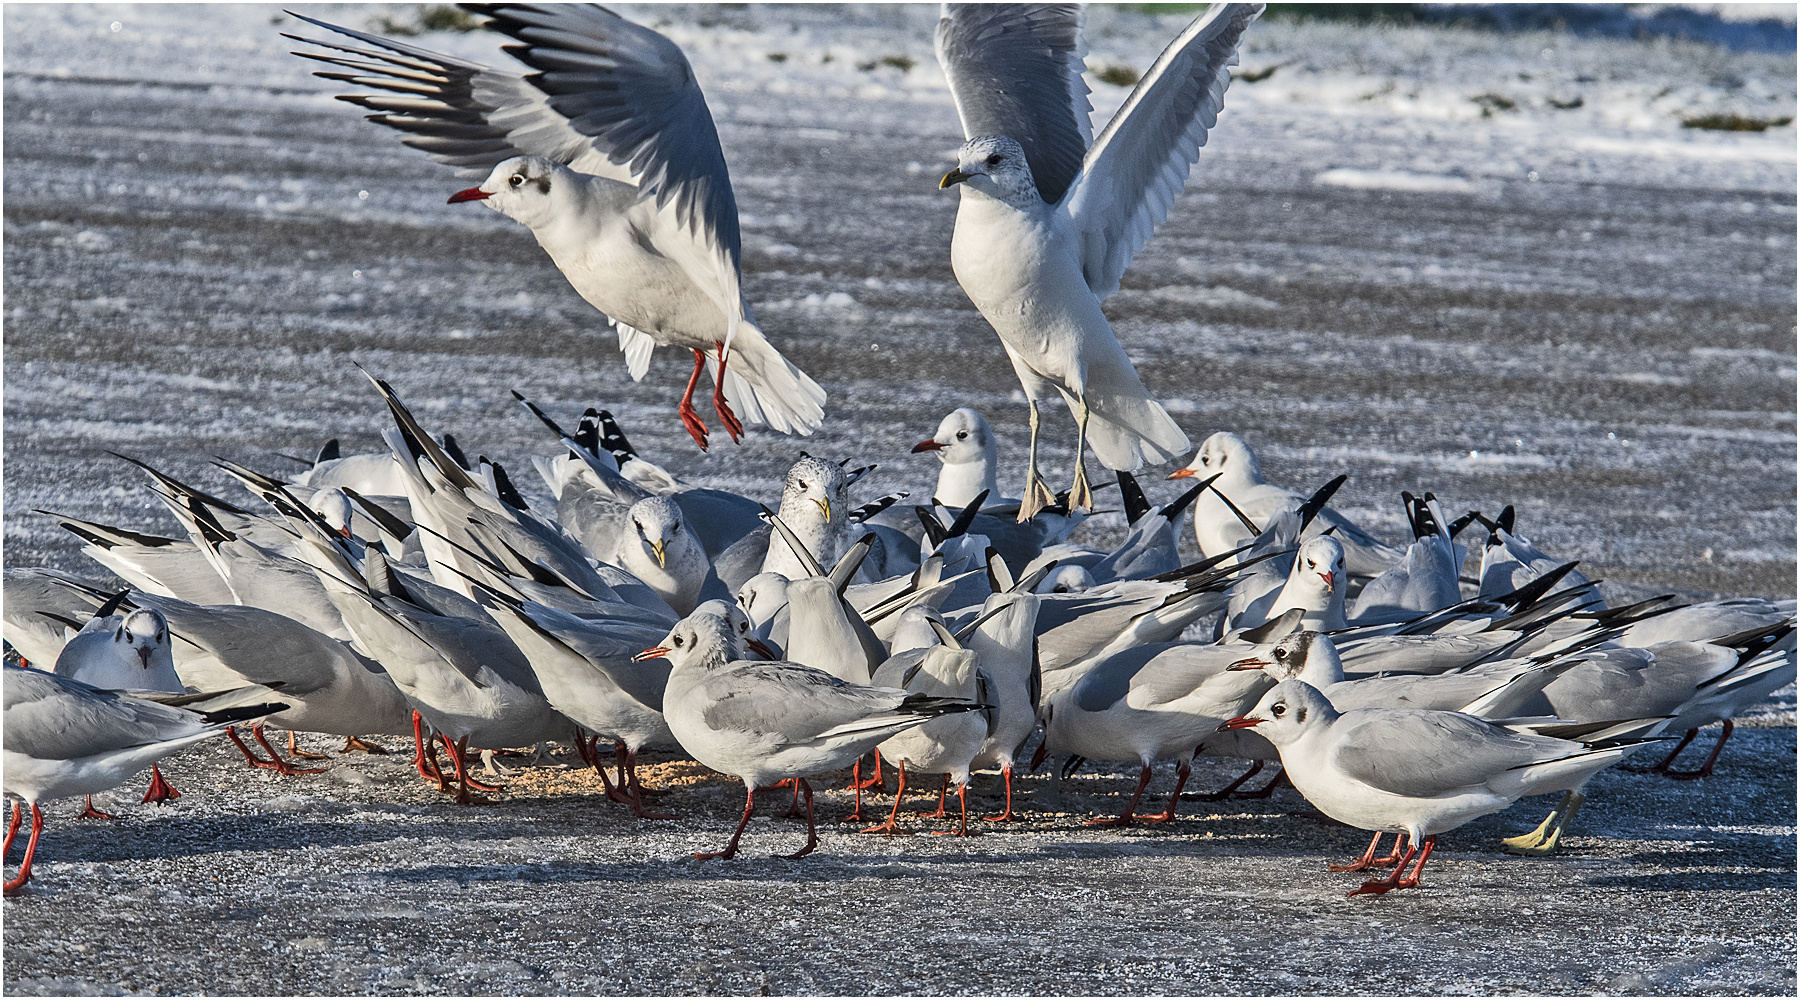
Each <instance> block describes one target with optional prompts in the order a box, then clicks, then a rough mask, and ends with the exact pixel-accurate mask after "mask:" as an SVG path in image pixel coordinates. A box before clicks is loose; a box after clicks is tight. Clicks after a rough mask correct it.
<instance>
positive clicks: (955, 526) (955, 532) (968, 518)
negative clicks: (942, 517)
mask: <svg viewBox="0 0 1800 1000" xmlns="http://www.w3.org/2000/svg"><path fill="white" fill-rule="evenodd" d="M988 492H989V491H987V490H982V491H981V492H980V493H977V494H976V495H975V499H973V500H971V501H969V505H968V506H967V507H964V508H963V509H962V513H960V514H958V515H956V521H955V522H954V523H952V524H951V525H950V530H949V531H948V532H947V533H946V534H945V537H946V538H958V537H961V536H962V535H963V534H964V533H966V532H967V531H968V530H969V525H971V524H974V523H975V515H976V514H979V513H981V505H982V504H984V503H986V502H987V498H988Z"/></svg>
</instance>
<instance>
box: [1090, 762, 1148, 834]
mask: <svg viewBox="0 0 1800 1000" xmlns="http://www.w3.org/2000/svg"><path fill="white" fill-rule="evenodd" d="M1149 784H1150V765H1149V764H1145V765H1144V770H1143V771H1142V772H1140V773H1139V774H1138V783H1137V791H1135V792H1132V793H1131V801H1130V802H1127V803H1125V811H1124V812H1122V813H1120V814H1119V815H1117V816H1101V817H1098V818H1096V819H1090V820H1088V821H1087V824H1086V825H1088V826H1130V825H1131V824H1133V823H1135V822H1137V817H1136V816H1135V815H1134V814H1135V813H1136V812H1137V804H1138V800H1139V799H1141V798H1143V797H1144V789H1145V788H1146V787H1148V786H1149Z"/></svg>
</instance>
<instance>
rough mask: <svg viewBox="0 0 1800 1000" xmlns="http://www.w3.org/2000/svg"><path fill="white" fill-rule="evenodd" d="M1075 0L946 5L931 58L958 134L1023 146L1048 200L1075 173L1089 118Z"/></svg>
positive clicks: (1053, 200)
mask: <svg viewBox="0 0 1800 1000" xmlns="http://www.w3.org/2000/svg"><path fill="white" fill-rule="evenodd" d="M1082 18H1083V15H1082V10H1081V6H1080V5H1079V4H945V5H944V13H943V17H942V18H940V19H939V20H938V27H937V55H938V62H939V63H940V64H942V65H943V67H944V73H945V75H946V76H948V77H949V78H950V91H951V93H952V94H953V95H955V97H956V110H957V114H959V115H960V116H961V117H962V125H963V134H964V136H965V137H967V138H970V139H973V138H975V137H977V136H984V135H1004V136H1007V137H1008V138H1011V139H1013V140H1014V141H1016V142H1017V143H1018V144H1019V145H1020V146H1023V147H1024V148H1025V160H1026V162H1027V163H1029V164H1030V165H1031V176H1032V178H1033V179H1034V180H1035V181H1036V182H1037V187H1038V194H1039V195H1040V196H1041V197H1042V198H1043V199H1044V201H1046V202H1048V203H1049V204H1052V205H1054V204H1056V203H1057V202H1058V201H1061V200H1062V197H1063V194H1064V193H1065V192H1066V191H1068V190H1069V185H1070V184H1071V183H1072V182H1073V181H1074V180H1075V175H1076V174H1078V173H1080V171H1081V160H1082V155H1083V154H1084V153H1086V152H1087V146H1088V138H1089V136H1091V135H1092V134H1093V132H1092V129H1093V126H1092V125H1091V124H1090V122H1089V120H1088V113H1089V111H1090V110H1092V106H1091V105H1090V104H1089V103H1088V88H1087V82H1086V81H1085V80H1083V79H1082V77H1081V71H1082V58H1083V56H1084V54H1085V46H1084V45H1083V43H1082V40H1081V23H1082Z"/></svg>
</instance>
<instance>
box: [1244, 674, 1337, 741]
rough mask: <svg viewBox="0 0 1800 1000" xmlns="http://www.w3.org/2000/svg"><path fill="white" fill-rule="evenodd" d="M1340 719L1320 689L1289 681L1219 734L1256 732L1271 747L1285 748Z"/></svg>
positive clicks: (1271, 690) (1275, 687)
mask: <svg viewBox="0 0 1800 1000" xmlns="http://www.w3.org/2000/svg"><path fill="white" fill-rule="evenodd" d="M1337 717H1338V713H1337V710H1336V709H1333V708H1332V707H1331V702H1329V701H1326V700H1325V696H1324V695H1322V694H1320V693H1319V689H1318V688H1315V687H1313V686H1312V685H1311V684H1308V683H1306V682H1305V681H1301V680H1286V681H1282V682H1281V683H1280V684H1277V685H1275V686H1274V687H1273V688H1271V689H1270V690H1269V693H1268V694H1265V695H1263V697H1262V700H1261V701H1259V702H1257V703H1256V707H1255V708H1253V709H1251V710H1250V711H1249V712H1248V713H1246V714H1244V715H1240V716H1238V717H1237V718H1235V719H1228V720H1226V721H1225V722H1224V723H1223V724H1222V725H1220V726H1219V732H1221V733H1223V732H1228V731H1230V730H1233V729H1251V728H1254V729H1255V730H1256V731H1257V733H1259V734H1261V735H1262V736H1264V737H1266V738H1267V739H1268V741H1269V742H1270V743H1273V744H1275V745H1276V746H1278V747H1284V746H1287V745H1288V744H1290V743H1293V742H1294V741H1296V740H1298V739H1300V738H1301V737H1303V736H1305V735H1306V734H1307V733H1308V732H1310V731H1311V730H1313V729H1314V728H1317V727H1320V726H1328V725H1330V724H1331V723H1332V722H1335V721H1336V720H1337Z"/></svg>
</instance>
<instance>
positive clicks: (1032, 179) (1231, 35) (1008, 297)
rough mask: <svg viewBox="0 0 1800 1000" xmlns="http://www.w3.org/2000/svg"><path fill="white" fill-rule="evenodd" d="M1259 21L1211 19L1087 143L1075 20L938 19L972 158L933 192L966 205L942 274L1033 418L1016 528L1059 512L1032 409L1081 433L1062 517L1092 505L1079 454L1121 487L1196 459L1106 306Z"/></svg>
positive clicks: (1065, 12)
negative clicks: (1051, 407) (957, 287)
mask: <svg viewBox="0 0 1800 1000" xmlns="http://www.w3.org/2000/svg"><path fill="white" fill-rule="evenodd" d="M1262 9H1263V8H1262V5H1261V4H1214V5H1213V6H1212V7H1211V8H1209V9H1208V10H1207V11H1206V12H1205V13H1204V14H1202V15H1200V17H1198V18H1196V19H1195V20H1194V22H1193V23H1192V24H1190V25H1188V27H1187V28H1186V30H1184V31H1183V32H1182V33H1181V34H1180V35H1179V36H1177V37H1176V39H1175V40H1174V41H1173V42H1171V43H1170V44H1169V46H1168V48H1166V49H1164V50H1163V53H1162V55H1160V56H1158V57H1157V60H1156V63H1155V64H1154V65H1153V66H1151V68H1150V70H1149V72H1147V73H1145V74H1144V77H1143V79H1142V80H1140V81H1139V82H1138V85H1137V88H1136V89H1135V90H1133V91H1132V93H1131V96H1130V97H1129V98H1128V99H1127V100H1126V102H1125V104H1124V106H1123V107H1122V108H1121V109H1120V110H1119V112H1118V113H1117V114H1116V115H1114V116H1113V119H1112V121H1110V122H1108V123H1107V126H1106V128H1105V129H1103V130H1102V131H1101V133H1100V135H1099V136H1098V137H1094V136H1093V126H1092V123H1091V122H1090V121H1089V117H1088V116H1089V114H1090V112H1091V106H1090V104H1089V103H1088V97H1087V92H1088V91H1087V85H1086V83H1084V82H1083V80H1082V77H1081V74H1082V70H1083V68H1084V67H1083V61H1082V57H1083V50H1084V47H1085V46H1084V45H1083V42H1082V38H1081V31H1082V21H1083V13H1082V8H1081V7H1080V6H1079V5H1076V4H946V5H945V6H944V12H943V16H942V18H941V19H940V20H939V21H938V28H937V54H938V62H939V63H941V64H942V65H943V67H944V72H945V74H946V75H947V76H948V77H949V80H950V90H951V93H952V95H953V96H954V97H955V99H956V110H957V113H958V115H959V116H960V117H961V119H962V126H963V135H964V136H966V137H967V140H968V141H967V142H965V143H964V144H963V146H962V148H961V149H960V150H959V151H958V152H957V164H956V168H955V169H954V170H951V171H950V172H949V173H947V174H945V175H944V177H943V180H942V181H941V182H940V183H939V185H938V186H939V188H940V189H943V188H949V187H952V186H956V187H960V188H961V190H962V197H961V203H960V205H959V206H958V208H957V213H956V230H955V235H954V237H953V238H952V240H951V244H950V263H951V267H952V269H953V270H954V271H955V272H956V280H957V281H958V282H959V283H960V284H961V285H962V287H963V291H964V292H966V293H967V294H968V296H969V298H970V300H971V301H973V302H974V303H975V307H976V308H977V309H979V310H980V311H981V315H982V317H983V318H985V319H986V320H987V321H988V323H989V324H990V325H992V326H993V328H994V332H995V333H997V334H999V336H1000V342H1001V344H1002V345H1003V346H1004V347H1005V348H1006V355H1007V357H1008V358H1009V359H1010V360H1011V361H1012V364H1013V371H1014V372H1015V373H1016V374H1017V375H1018V377H1019V382H1020V384H1021V386H1023V388H1024V390H1025V395H1026V397H1027V398H1028V399H1029V401H1030V404H1031V457H1030V464H1029V465H1028V467H1027V469H1026V474H1025V494H1024V502H1023V503H1021V504H1020V505H1019V520H1021V521H1024V520H1028V519H1030V517H1031V516H1032V515H1034V514H1036V513H1037V512H1038V511H1040V510H1042V509H1043V508H1045V507H1047V506H1050V505H1052V504H1054V503H1055V500H1054V499H1053V498H1052V496H1051V493H1050V489H1049V488H1048V487H1047V486H1045V485H1044V482H1043V477H1042V476H1041V475H1040V474H1039V472H1038V431H1039V425H1040V421H1041V417H1040V414H1039V400H1041V399H1042V398H1043V397H1044V396H1045V395H1047V394H1049V393H1050V392H1051V391H1052V390H1054V391H1055V392H1056V393H1058V394H1060V395H1061V396H1062V398H1063V400H1064V402H1066V403H1067V404H1068V406H1069V411H1070V412H1071V413H1073V414H1074V415H1075V424H1076V427H1077V428H1078V436H1077V438H1076V444H1075V482H1074V485H1072V486H1071V487H1070V489H1069V505H1070V506H1071V507H1078V508H1084V509H1090V510H1091V509H1092V508H1093V505H1094V500H1093V491H1092V490H1091V488H1090V487H1089V485H1088V478H1087V469H1086V466H1085V463H1084V461H1083V458H1082V456H1083V452H1084V451H1085V450H1086V449H1087V448H1088V447H1092V448H1093V450H1094V455H1095V456H1096V457H1097V458H1099V459H1100V462H1101V464H1103V465H1105V466H1106V467H1107V468H1109V469H1113V470H1115V471H1124V472H1132V471H1136V470H1137V469H1139V468H1141V467H1142V466H1143V465H1144V464H1145V463H1151V464H1159V463H1162V462H1167V461H1169V460H1170V459H1172V458H1174V457H1175V456H1176V455H1178V454H1180V453H1182V452H1184V451H1186V450H1187V449H1188V447H1189V444H1188V439H1187V435H1186V434H1184V433H1182V430H1181V428H1180V427H1179V426H1177V425H1176V423H1175V421H1174V420H1173V419H1171V418H1170V417H1169V414H1168V412H1167V411H1166V410H1164V409H1163V407H1162V404H1160V403H1158V402H1157V401H1156V400H1154V399H1152V398H1151V397H1150V393H1149V391H1148V390H1146V389H1145V388H1144V383H1143V381H1142V380H1140V379H1139V378H1138V374H1137V370H1136V369H1135V368H1133V367H1132V363H1131V359H1130V358H1129V357H1127V356H1126V354H1125V349H1124V348H1123V347H1121V346H1120V344H1119V341H1118V339H1117V338H1116V337H1114V336H1113V332H1112V327H1111V325H1110V324H1109V323H1108V321H1107V319H1106V316H1105V314H1104V313H1102V312H1101V310H1100V304H1101V302H1102V301H1103V300H1105V299H1106V298H1107V297H1108V296H1110V295H1111V294H1112V293H1113V292H1116V291H1118V289H1119V279H1120V277H1121V276H1122V275H1123V274H1124V272H1125V268H1126V266H1127V265H1129V264H1130V262H1131V257H1132V255H1133V254H1135V253H1136V252H1137V251H1138V250H1139V249H1140V248H1141V247H1143V245H1144V244H1145V243H1146V242H1148V241H1149V239H1150V236H1151V234H1152V232H1154V231H1155V229H1156V227H1157V225H1158V224H1160V223H1161V222H1162V221H1163V220H1164V219H1165V218H1167V217H1168V213H1169V208H1170V206H1171V205H1173V204H1174V202H1175V198H1176V196H1177V195H1179V194H1180V193H1181V189H1182V187H1183V186H1184V185H1185V184H1186V183H1187V176H1188V170H1189V168H1190V167H1191V166H1192V165H1193V163H1194V161H1195V160H1196V159H1198V157H1199V151H1200V147H1201V146H1204V145H1205V144H1206V137H1207V131H1208V130H1209V129H1211V128H1212V127H1213V126H1214V125H1215V124H1217V123H1218V118H1219V111H1220V109H1221V108H1222V107H1224V103H1225V87H1226V85H1227V84H1229V83H1230V82H1231V67H1232V66H1233V65H1235V64H1236V63H1237V48H1238V42H1239V41H1240V40H1241V39H1242V38H1243V35H1244V32H1245V30H1246V29H1248V28H1249V26H1250V22H1252V21H1254V20H1255V19H1256V18H1257V17H1258V16H1259V15H1260V14H1261V13H1262Z"/></svg>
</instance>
